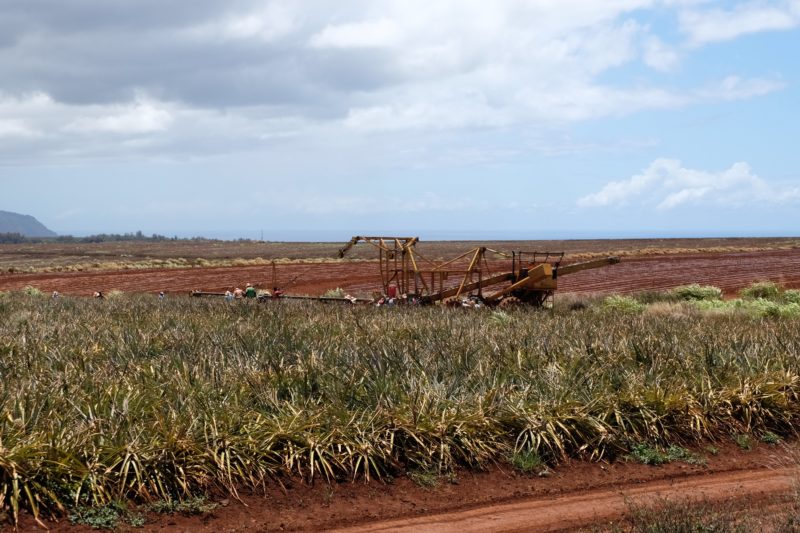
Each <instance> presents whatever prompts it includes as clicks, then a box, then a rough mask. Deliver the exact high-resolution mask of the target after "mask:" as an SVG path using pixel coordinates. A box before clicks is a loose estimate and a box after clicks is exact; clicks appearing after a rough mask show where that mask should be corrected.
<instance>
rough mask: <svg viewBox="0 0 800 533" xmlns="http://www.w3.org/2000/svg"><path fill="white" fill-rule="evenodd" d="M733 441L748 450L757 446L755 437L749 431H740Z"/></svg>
mask: <svg viewBox="0 0 800 533" xmlns="http://www.w3.org/2000/svg"><path fill="white" fill-rule="evenodd" d="M733 441H734V442H735V443H736V445H737V446H738V447H739V448H741V449H743V450H747V451H748V452H749V451H750V450H752V449H753V448H754V447H755V443H754V442H753V438H752V437H751V436H750V435H748V434H747V433H739V434H738V435H734V437H733Z"/></svg>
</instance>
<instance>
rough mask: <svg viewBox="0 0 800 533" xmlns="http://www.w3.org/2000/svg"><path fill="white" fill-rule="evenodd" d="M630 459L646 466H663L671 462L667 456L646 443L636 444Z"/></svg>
mask: <svg viewBox="0 0 800 533" xmlns="http://www.w3.org/2000/svg"><path fill="white" fill-rule="evenodd" d="M628 457H629V458H631V459H633V460H634V461H638V462H640V463H642V464H644V465H663V464H664V463H666V462H669V457H668V456H667V454H665V453H663V452H662V451H660V450H659V449H658V448H656V447H655V446H651V445H649V444H647V443H645V442H640V443H638V444H634V446H633V447H632V448H631V453H630V454H629V455H628Z"/></svg>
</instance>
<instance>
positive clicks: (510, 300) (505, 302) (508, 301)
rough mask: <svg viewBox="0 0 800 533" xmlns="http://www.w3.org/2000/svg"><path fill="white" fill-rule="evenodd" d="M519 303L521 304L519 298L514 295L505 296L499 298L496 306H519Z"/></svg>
mask: <svg viewBox="0 0 800 533" xmlns="http://www.w3.org/2000/svg"><path fill="white" fill-rule="evenodd" d="M521 305H523V302H522V300H520V299H519V298H517V297H516V296H506V297H505V298H503V299H502V300H500V303H499V304H497V307H500V308H509V307H519V306H521Z"/></svg>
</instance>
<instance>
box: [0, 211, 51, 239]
mask: <svg viewBox="0 0 800 533" xmlns="http://www.w3.org/2000/svg"><path fill="white" fill-rule="evenodd" d="M0 233H21V234H22V235H25V236H26V237H56V236H57V235H58V234H57V233H56V232H54V231H51V230H49V229H47V228H46V227H45V225H44V224H42V223H41V222H39V221H38V220H36V219H35V218H34V217H32V216H30V215H21V214H19V213H12V212H10V211H0Z"/></svg>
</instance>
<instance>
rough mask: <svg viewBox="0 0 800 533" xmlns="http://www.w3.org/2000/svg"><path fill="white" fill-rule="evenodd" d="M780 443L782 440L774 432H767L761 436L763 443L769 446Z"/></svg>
mask: <svg viewBox="0 0 800 533" xmlns="http://www.w3.org/2000/svg"><path fill="white" fill-rule="evenodd" d="M780 441H781V438H780V437H779V436H778V435H776V434H775V433H773V432H772V431H765V432H764V433H762V434H761V442H765V443H767V444H778V443H779V442H780Z"/></svg>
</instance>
